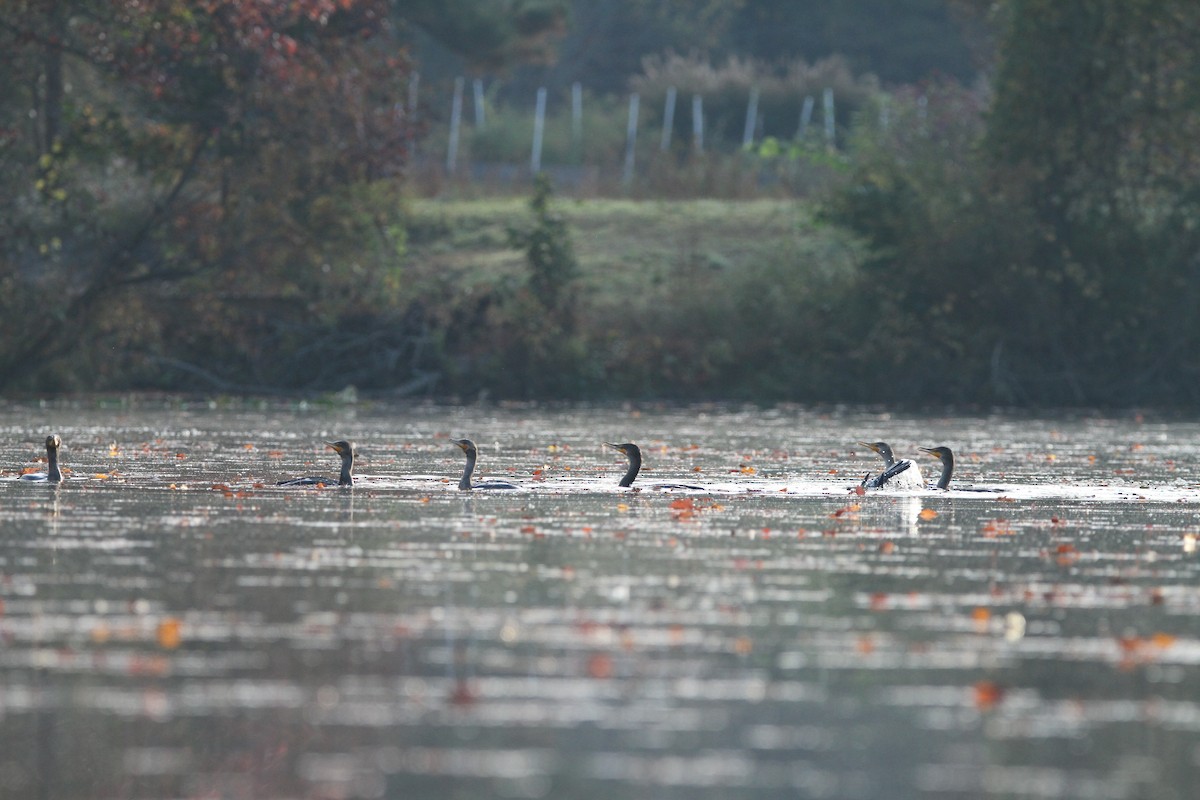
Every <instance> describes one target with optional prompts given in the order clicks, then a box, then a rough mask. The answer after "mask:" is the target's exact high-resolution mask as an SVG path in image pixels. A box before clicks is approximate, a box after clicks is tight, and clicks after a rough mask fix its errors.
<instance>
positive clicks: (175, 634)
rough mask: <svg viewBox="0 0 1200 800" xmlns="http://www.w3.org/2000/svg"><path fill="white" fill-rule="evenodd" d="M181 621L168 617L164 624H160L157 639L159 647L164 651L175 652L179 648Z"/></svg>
mask: <svg viewBox="0 0 1200 800" xmlns="http://www.w3.org/2000/svg"><path fill="white" fill-rule="evenodd" d="M181 624H182V623H180V621H179V620H178V619H176V618H175V617H167V618H166V619H164V620H163V621H162V622H160V623H158V631H157V634H156V638H157V639H158V646H159V647H161V648H163V649H164V650H174V649H175V648H177V647H179V643H180V641H181V636H180V632H179V630H180V627H181Z"/></svg>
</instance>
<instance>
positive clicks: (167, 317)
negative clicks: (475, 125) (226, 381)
mask: <svg viewBox="0 0 1200 800" xmlns="http://www.w3.org/2000/svg"><path fill="white" fill-rule="evenodd" d="M9 5H10V8H9V11H10V12H12V11H16V12H17V13H7V14H6V15H5V16H4V20H3V22H0V40H2V41H0V50H2V51H3V53H4V55H3V56H0V70H2V71H3V73H4V74H5V79H6V80H5V82H6V84H7V85H8V86H9V87H10V88H11V89H12V90H13V91H11V92H7V93H6V94H5V96H4V99H3V100H0V148H3V151H4V159H3V166H2V167H0V181H2V182H3V185H4V186H5V188H6V191H4V192H0V206H2V208H0V226H3V230H2V231H0V239H2V240H3V241H4V243H5V244H4V247H3V251H2V252H0V259H2V260H0V282H2V283H3V288H4V289H5V291H4V292H3V293H2V297H0V304H3V305H4V308H2V309H0V326H2V327H3V328H4V330H3V334H4V336H3V344H2V345H0V387H3V386H11V385H14V384H17V383H19V382H21V381H22V380H25V379H28V378H30V377H31V376H33V375H37V374H40V375H41V376H42V377H43V378H45V377H47V375H48V374H50V375H52V374H53V370H54V365H55V364H56V363H58V359H59V358H60V357H61V356H63V355H65V354H67V353H74V354H75V355H76V356H77V357H76V358H75V359H74V360H73V361H72V363H73V364H74V365H75V366H76V367H77V368H78V367H80V365H81V364H82V365H83V366H84V367H85V368H87V369H89V371H91V372H92V374H91V375H90V376H88V378H86V379H82V380H76V379H74V378H72V377H70V376H59V377H58V378H57V379H55V380H54V381H52V382H53V383H56V385H60V386H64V387H67V386H70V387H77V386H83V387H87V386H95V385H98V384H102V383H103V379H104V375H105V372H106V370H111V369H113V368H115V366H116V364H118V363H121V362H122V360H125V359H129V358H133V359H140V360H141V361H142V363H144V364H145V365H146V368H147V370H148V371H153V370H155V369H157V368H160V367H161V365H162V364H164V363H186V358H184V359H181V358H180V357H179V353H180V352H185V353H190V354H192V355H194V356H196V357H197V358H202V357H203V356H204V354H205V353H206V352H207V351H208V349H209V348H216V347H222V348H223V349H224V350H225V351H226V352H227V351H228V345H229V343H230V342H241V341H243V340H251V341H253V340H255V339H256V337H262V336H274V337H278V336H280V335H281V334H280V332H279V331H280V330H281V329H282V328H283V327H284V326H283V325H282V324H281V323H282V322H283V321H284V320H287V321H289V322H291V323H293V324H295V325H296V326H297V329H305V328H306V327H307V325H305V324H303V323H304V322H305V320H306V318H308V317H310V316H312V315H313V314H314V312H315V309H314V308H313V306H312V304H311V302H310V301H309V299H308V298H310V297H312V296H313V293H314V292H315V293H316V295H317V296H320V295H321V294H322V293H325V294H338V295H340V297H339V299H340V300H341V301H342V302H341V303H340V307H342V308H345V307H347V306H353V305H354V303H355V302H357V301H359V300H361V301H362V302H363V303H367V302H376V300H377V298H379V297H381V296H385V295H386V291H385V290H386V288H387V287H388V285H389V282H391V283H394V280H393V279H392V277H391V276H389V275H388V274H387V272H386V270H383V269H374V268H373V269H370V270H367V269H360V270H357V271H356V270H350V274H351V275H352V277H347V276H346V275H345V274H342V276H341V279H340V280H339V276H338V275H337V274H331V273H333V272H334V271H332V270H330V269H329V268H328V265H329V261H328V260H327V259H326V256H327V255H328V250H329V249H330V248H331V247H336V246H337V245H338V243H339V242H341V243H343V244H345V242H347V241H353V242H355V243H356V244H355V247H354V248H353V251H354V253H355V254H356V255H360V256H361V255H362V254H364V253H366V254H367V255H369V250H370V245H368V244H364V242H368V243H369V242H371V241H374V242H375V246H380V247H384V248H387V247H391V248H394V247H396V246H397V243H396V242H394V241H388V237H389V234H388V232H387V231H380V230H378V228H377V226H376V225H375V222H376V218H375V217H374V216H373V215H372V204H373V203H375V204H378V203H380V202H381V201H384V200H385V198H384V197H383V194H384V193H381V192H380V191H379V190H377V189H376V190H372V189H371V188H370V187H372V186H376V187H377V186H379V185H381V181H382V179H385V178H388V177H391V176H394V175H396V174H397V173H398V171H399V170H401V169H402V168H403V165H404V162H405V158H406V154H407V150H408V146H409V142H410V138H411V135H412V130H411V128H410V126H409V125H408V121H407V120H406V119H405V118H404V114H403V112H402V111H401V110H398V109H399V108H400V107H399V106H398V105H397V99H398V98H400V97H402V96H403V92H404V87H405V85H406V81H407V73H408V69H409V67H408V62H407V58H406V56H405V53H404V51H403V50H401V49H397V48H396V45H395V41H394V39H393V38H392V37H390V36H389V35H388V34H389V26H390V25H391V22H390V20H389V6H388V4H387V3H386V2H383V0H238V1H236V2H235V1H234V0H194V1H193V2H186V3H180V2H176V0H138V1H137V2H134V0H127V1H121V2H109V0H103V2H100V1H98V0H97V1H96V2H79V3H72V4H62V3H57V2H54V0H19V2H15V3H10V4H9ZM12 6H18V7H19V8H16V9H13V8H12ZM372 266H373V267H376V266H378V264H375V265H372ZM31 312H32V313H31ZM318 316H319V315H318ZM101 342H102V344H101ZM181 348H182V350H181ZM87 350H94V351H95V353H94V356H93V357H92V358H91V359H88V360H82V361H81V360H80V359H79V358H78V354H79V352H80V351H87ZM166 353H169V354H171V356H170V359H169V360H166V359H165V357H164V356H161V355H160V354H166ZM114 355H116V356H117V358H113V356H114ZM244 355H245V358H244V362H245V363H244V365H243V366H244V367H245V368H246V371H244V372H243V373H241V374H242V375H243V377H248V378H250V379H252V378H253V375H252V370H253V365H252V363H251V362H253V360H254V354H253V352H249V353H245V354H244Z"/></svg>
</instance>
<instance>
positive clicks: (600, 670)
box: [587, 653, 613, 680]
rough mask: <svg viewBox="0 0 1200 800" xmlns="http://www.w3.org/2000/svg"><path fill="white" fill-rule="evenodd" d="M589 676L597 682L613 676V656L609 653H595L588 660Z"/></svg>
mask: <svg viewBox="0 0 1200 800" xmlns="http://www.w3.org/2000/svg"><path fill="white" fill-rule="evenodd" d="M587 672H588V675H589V676H591V677H593V678H596V679H597V680H606V679H608V678H611V677H612V676H613V660H612V656H610V655H608V654H607V653H593V654H592V655H591V657H589V658H588V663H587Z"/></svg>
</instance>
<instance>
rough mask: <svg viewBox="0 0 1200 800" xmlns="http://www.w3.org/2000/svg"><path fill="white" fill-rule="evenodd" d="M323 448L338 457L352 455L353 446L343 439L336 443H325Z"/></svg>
mask: <svg viewBox="0 0 1200 800" xmlns="http://www.w3.org/2000/svg"><path fill="white" fill-rule="evenodd" d="M325 446H326V447H329V448H331V449H332V450H333V452H335V453H337V454H338V455H339V456H346V455H354V445H352V444H350V443H349V442H347V441H346V440H345V439H339V440H338V441H336V442H326V443H325Z"/></svg>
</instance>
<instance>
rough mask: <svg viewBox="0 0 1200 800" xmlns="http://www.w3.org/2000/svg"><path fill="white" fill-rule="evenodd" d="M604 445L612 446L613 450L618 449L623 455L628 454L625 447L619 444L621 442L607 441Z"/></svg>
mask: <svg viewBox="0 0 1200 800" xmlns="http://www.w3.org/2000/svg"><path fill="white" fill-rule="evenodd" d="M604 446H605V447H611V448H612V449H613V450H616V451H617V452H618V453H620V454H622V455H627V454H626V453H625V448H624V447H621V445H619V444H613V443H612V442H605V443H604Z"/></svg>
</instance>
